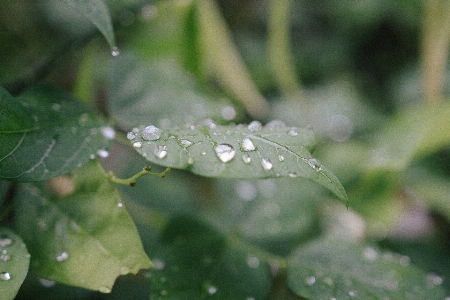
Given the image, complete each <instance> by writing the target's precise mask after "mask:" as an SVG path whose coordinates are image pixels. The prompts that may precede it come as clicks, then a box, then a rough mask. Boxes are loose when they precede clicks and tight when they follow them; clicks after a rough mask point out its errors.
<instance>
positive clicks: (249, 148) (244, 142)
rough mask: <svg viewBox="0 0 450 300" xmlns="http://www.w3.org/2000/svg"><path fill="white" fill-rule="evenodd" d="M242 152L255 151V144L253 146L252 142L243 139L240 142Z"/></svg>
mask: <svg viewBox="0 0 450 300" xmlns="http://www.w3.org/2000/svg"><path fill="white" fill-rule="evenodd" d="M241 148H242V151H255V150H256V148H255V144H253V142H252V140H251V139H249V138H245V139H243V140H242V144H241Z"/></svg>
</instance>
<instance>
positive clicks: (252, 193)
mask: <svg viewBox="0 0 450 300" xmlns="http://www.w3.org/2000/svg"><path fill="white" fill-rule="evenodd" d="M235 191H236V194H237V195H238V196H239V197H240V198H241V199H242V200H244V201H251V200H253V199H255V198H256V196H257V195H258V190H257V189H256V187H255V185H254V184H252V183H251V182H249V181H237V182H236V188H235Z"/></svg>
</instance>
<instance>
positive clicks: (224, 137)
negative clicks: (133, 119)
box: [128, 120, 347, 202]
mask: <svg viewBox="0 0 450 300" xmlns="http://www.w3.org/2000/svg"><path fill="white" fill-rule="evenodd" d="M128 137H129V139H130V140H131V143H132V144H133V146H134V147H135V149H136V150H137V151H138V152H139V153H141V154H142V155H143V156H144V157H145V158H146V159H147V160H149V161H151V162H154V163H157V164H160V165H163V166H167V167H173V168H178V169H187V170H189V171H191V172H192V173H195V174H199V175H202V176H208V177H225V178H243V179H251V178H253V179H254V178H272V177H304V178H307V179H309V180H312V181H314V182H316V183H318V184H320V185H322V186H324V187H326V188H327V189H329V190H330V191H331V192H333V193H334V194H335V195H336V196H337V197H338V198H339V199H341V200H342V201H344V202H346V201H347V195H346V194H345V191H344V188H343V187H342V185H341V183H340V182H339V180H338V179H337V178H336V176H334V175H333V173H331V171H329V170H328V169H327V168H325V167H324V166H323V165H322V164H320V162H318V161H317V160H316V159H314V158H313V157H312V156H311V154H310V152H311V151H312V150H314V146H315V145H314V136H313V133H312V132H311V130H308V129H300V128H294V127H286V126H285V125H284V124H283V123H281V122H280V121H272V122H270V123H268V124H267V125H266V126H264V127H262V126H261V124H260V123H259V122H252V123H251V124H249V125H248V126H243V125H237V126H236V125H230V126H216V125H215V124H214V123H213V122H211V121H210V120H205V121H204V122H203V123H201V124H200V125H198V126H191V127H189V128H174V129H170V130H161V129H159V128H157V127H155V126H147V127H145V128H144V127H143V126H141V127H140V128H135V129H133V131H132V132H130V133H129V134H128Z"/></svg>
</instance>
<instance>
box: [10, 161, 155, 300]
mask: <svg viewBox="0 0 450 300" xmlns="http://www.w3.org/2000/svg"><path fill="white" fill-rule="evenodd" d="M49 185H50V187H51V189H50V191H48V188H46V187H45V186H44V185H43V184H39V185H37V184H36V185H32V184H25V185H24V186H23V188H22V189H21V190H20V191H19V195H18V197H17V199H16V200H17V201H16V202H17V206H16V227H17V228H18V230H19V232H21V234H22V236H23V238H24V240H25V241H26V243H27V245H28V247H29V250H30V253H31V255H32V260H31V267H32V269H33V271H34V272H35V273H36V274H37V275H38V276H40V277H42V278H46V279H50V280H54V281H58V282H62V283H65V284H69V285H74V286H79V287H83V288H87V289H92V290H99V291H101V292H109V291H110V290H111V288H112V285H113V284H114V281H115V279H116V278H117V277H118V276H119V275H124V274H128V273H132V274H136V273H137V272H138V271H139V269H142V268H149V267H151V262H150V261H149V259H148V257H147V256H146V254H145V253H144V251H143V248H142V244H141V241H140V238H139V235H138V232H137V230H136V227H135V226H134V223H133V221H132V219H131V217H130V216H129V214H128V213H127V211H126V209H125V207H124V204H122V202H121V199H120V197H119V195H118V193H117V190H116V189H115V187H114V185H113V184H112V183H110V182H109V181H108V179H107V177H106V174H104V173H103V171H102V170H101V168H100V166H99V165H98V163H96V162H95V161H91V162H90V163H88V164H86V165H85V166H84V167H83V168H80V169H78V170H76V171H74V172H73V176H72V177H62V178H61V177H60V178H56V179H55V180H52V181H51V182H50V183H49ZM52 191H53V192H52ZM55 194H56V195H55ZM58 195H59V196H58Z"/></svg>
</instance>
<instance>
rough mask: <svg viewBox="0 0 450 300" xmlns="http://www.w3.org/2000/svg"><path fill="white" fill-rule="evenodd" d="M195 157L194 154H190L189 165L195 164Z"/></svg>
mask: <svg viewBox="0 0 450 300" xmlns="http://www.w3.org/2000/svg"><path fill="white" fill-rule="evenodd" d="M194 162H195V161H194V158H193V157H192V156H190V157H189V158H188V160H187V163H188V165H193V164H194Z"/></svg>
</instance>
